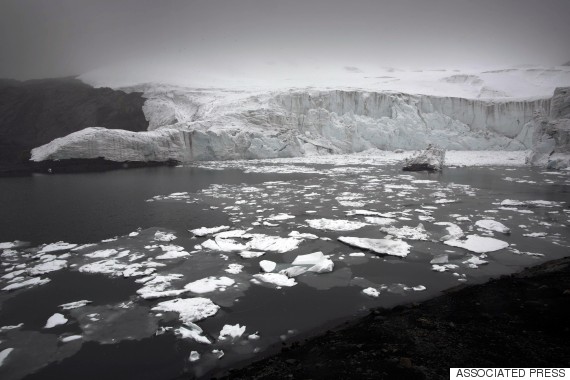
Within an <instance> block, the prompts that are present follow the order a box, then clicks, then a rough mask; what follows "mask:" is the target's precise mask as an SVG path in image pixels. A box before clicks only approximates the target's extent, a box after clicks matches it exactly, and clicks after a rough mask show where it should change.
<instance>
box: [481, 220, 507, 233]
mask: <svg viewBox="0 0 570 380" xmlns="http://www.w3.org/2000/svg"><path fill="white" fill-rule="evenodd" d="M475 225H476V226H477V227H481V228H483V229H486V230H489V231H496V232H501V233H503V234H508V233H510V232H511V230H510V229H509V227H507V226H505V225H504V224H503V223H501V222H497V221H496V220H491V219H483V220H478V221H477V222H475Z"/></svg>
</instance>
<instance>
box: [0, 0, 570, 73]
mask: <svg viewBox="0 0 570 380" xmlns="http://www.w3.org/2000/svg"><path fill="white" fill-rule="evenodd" d="M568 14H570V2H569V1H567V0H548V1H544V0H500V1H497V0H477V1H474V0H421V1H418V0H399V1H372V0H360V1H351V2H348V1H339V0H332V1H329V0H326V1H325V0H305V1H276V0H263V1H259V0H240V1H227V0H209V1H179V0H169V1H160V2H157V1H150V0H119V1H109V0H102V1H88V0H50V1H39V0H4V1H2V3H1V4H0V49H1V52H2V54H1V58H0V77H2V78H16V79H31V78H44V77H58V76H71V75H79V74H83V73H86V72H89V71H92V70H97V69H101V68H105V67H108V66H110V65H124V67H125V68H128V67H136V66H145V67H147V68H148V67H150V68H154V70H169V69H170V68H173V67H176V68H178V69H181V70H188V71H189V72H192V73H200V72H223V73H225V75H230V76H232V75H248V76H256V75H259V76H271V75H295V74H296V75H311V73H314V72H323V71H324V72H326V70H328V69H331V68H332V69H334V70H346V71H349V72H360V71H366V70H369V69H371V68H372V69H374V68H387V67H396V68H401V69H420V68H422V69H426V68H429V69H437V68H465V67H504V66H513V65H520V64H541V65H549V66H554V65H560V64H562V63H564V62H567V61H568V60H570V44H568V41H567V36H568V35H570V23H568V22H567V15H568Z"/></svg>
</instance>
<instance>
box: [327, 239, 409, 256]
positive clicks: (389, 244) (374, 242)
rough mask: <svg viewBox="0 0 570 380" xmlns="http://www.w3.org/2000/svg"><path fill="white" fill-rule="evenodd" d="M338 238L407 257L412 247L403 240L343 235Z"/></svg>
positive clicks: (383, 252) (374, 250)
mask: <svg viewBox="0 0 570 380" xmlns="http://www.w3.org/2000/svg"><path fill="white" fill-rule="evenodd" d="M338 240H339V241H341V242H343V243H345V244H348V245H351V246H354V247H357V248H361V249H367V250H370V251H373V252H376V253H381V254H386V255H391V256H399V257H406V256H407V255H408V253H409V252H410V248H411V246H410V245H409V244H408V243H406V242H405V241H402V240H392V239H368V238H359V237H348V236H341V237H339V238H338Z"/></svg>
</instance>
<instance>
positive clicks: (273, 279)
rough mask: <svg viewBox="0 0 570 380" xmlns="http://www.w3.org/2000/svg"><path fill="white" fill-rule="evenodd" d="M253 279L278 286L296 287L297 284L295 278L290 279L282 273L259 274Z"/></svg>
mask: <svg viewBox="0 0 570 380" xmlns="http://www.w3.org/2000/svg"><path fill="white" fill-rule="evenodd" d="M253 277H254V278H255V279H257V280H260V281H262V282H265V283H269V284H273V285H276V286H294V285H297V282H296V281H295V279H294V278H289V277H287V276H286V275H284V274H281V273H259V274H254V275H253Z"/></svg>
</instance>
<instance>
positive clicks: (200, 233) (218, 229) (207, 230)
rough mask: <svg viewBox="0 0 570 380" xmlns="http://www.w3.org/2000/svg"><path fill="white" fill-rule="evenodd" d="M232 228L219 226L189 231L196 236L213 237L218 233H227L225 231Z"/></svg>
mask: <svg viewBox="0 0 570 380" xmlns="http://www.w3.org/2000/svg"><path fill="white" fill-rule="evenodd" d="M229 229H230V226H218V227H211V228H208V227H200V228H196V229H194V230H189V231H190V232H192V233H193V234H194V235H195V236H206V235H212V234H215V233H217V232H221V231H225V230H229Z"/></svg>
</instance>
